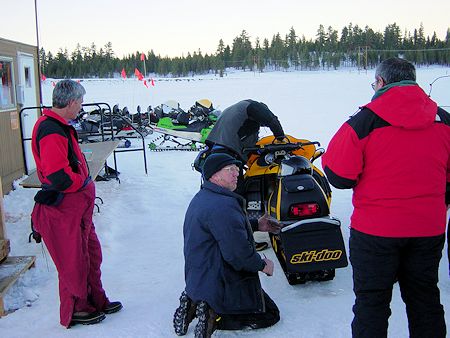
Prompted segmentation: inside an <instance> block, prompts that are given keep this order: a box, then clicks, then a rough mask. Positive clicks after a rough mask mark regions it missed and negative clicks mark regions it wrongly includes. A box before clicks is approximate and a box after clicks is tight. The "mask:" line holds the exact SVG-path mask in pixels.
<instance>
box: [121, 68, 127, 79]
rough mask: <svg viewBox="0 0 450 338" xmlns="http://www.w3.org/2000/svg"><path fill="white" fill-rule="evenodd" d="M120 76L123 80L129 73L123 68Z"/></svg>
mask: <svg viewBox="0 0 450 338" xmlns="http://www.w3.org/2000/svg"><path fill="white" fill-rule="evenodd" d="M120 75H121V76H122V78H123V79H126V78H127V73H126V72H125V68H122V71H121V72H120Z"/></svg>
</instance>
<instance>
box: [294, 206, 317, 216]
mask: <svg viewBox="0 0 450 338" xmlns="http://www.w3.org/2000/svg"><path fill="white" fill-rule="evenodd" d="M319 212H320V207H319V204H317V203H299V204H293V205H291V208H290V209H289V214H290V216H291V217H308V216H315V215H317V214H319Z"/></svg>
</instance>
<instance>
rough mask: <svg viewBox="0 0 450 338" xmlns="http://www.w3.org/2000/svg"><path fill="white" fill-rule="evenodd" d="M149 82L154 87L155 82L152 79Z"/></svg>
mask: <svg viewBox="0 0 450 338" xmlns="http://www.w3.org/2000/svg"><path fill="white" fill-rule="evenodd" d="M151 80H152V82H151V84H152V86H153V87H154V86H155V81H153V78H152V79H151Z"/></svg>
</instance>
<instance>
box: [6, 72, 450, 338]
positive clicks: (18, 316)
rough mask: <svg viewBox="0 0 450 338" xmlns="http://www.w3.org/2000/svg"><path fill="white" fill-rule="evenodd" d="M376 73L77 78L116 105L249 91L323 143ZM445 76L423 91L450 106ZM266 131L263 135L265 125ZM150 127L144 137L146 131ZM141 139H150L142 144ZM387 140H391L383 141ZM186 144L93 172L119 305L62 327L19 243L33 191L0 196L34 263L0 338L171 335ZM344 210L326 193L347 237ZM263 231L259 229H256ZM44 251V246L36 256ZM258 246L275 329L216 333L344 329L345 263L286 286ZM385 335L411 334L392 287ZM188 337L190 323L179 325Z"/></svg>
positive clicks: (107, 277)
mask: <svg viewBox="0 0 450 338" xmlns="http://www.w3.org/2000/svg"><path fill="white" fill-rule="evenodd" d="M373 74H374V72H373V71H368V72H367V73H366V72H358V71H357V70H354V69H352V70H341V71H337V72H333V71H330V72H322V71H317V72H273V73H264V74H258V73H256V74H255V73H249V72H247V73H231V74H228V76H226V77H224V78H218V77H214V76H204V77H195V78H191V79H189V81H188V80H186V79H180V80H178V81H175V80H167V79H162V80H160V81H156V86H155V87H150V88H149V89H147V88H146V87H144V86H143V85H142V83H139V82H137V81H136V80H134V79H129V80H126V81H122V80H96V81H83V82H82V84H83V85H84V86H85V88H86V90H87V95H86V96H85V102H93V101H97V102H98V101H102V102H108V103H110V104H111V105H112V104H115V103H119V104H120V105H121V106H124V105H128V107H129V108H130V110H131V108H132V107H135V106H136V105H138V104H140V105H141V106H142V107H144V108H146V107H147V106H148V105H153V106H155V105H158V104H160V103H162V102H164V101H166V100H169V99H175V100H177V101H179V102H180V103H181V106H182V107H183V108H186V109H187V108H188V107H190V106H191V105H192V104H194V102H195V101H196V100H198V99H202V98H209V99H210V100H212V102H213V103H214V105H215V106H217V107H218V108H219V109H224V108H226V107H227V106H229V105H231V104H233V103H235V102H237V101H239V100H241V99H246V98H252V99H255V100H260V101H263V102H265V103H267V105H268V106H269V107H270V108H271V109H272V110H273V112H274V113H275V114H277V115H278V116H279V119H280V121H281V123H282V125H283V126H284V129H285V131H286V132H287V133H289V134H292V135H294V136H296V137H301V138H309V139H311V140H317V141H320V142H321V143H322V146H325V147H326V146H327V144H328V142H329V140H330V138H331V136H332V135H333V134H334V132H335V131H336V130H337V128H338V127H339V126H340V125H341V124H342V123H343V122H344V121H345V120H346V119H347V117H348V116H349V115H351V114H353V113H354V112H355V111H356V110H357V109H358V106H359V105H362V104H365V103H367V102H368V101H369V100H370V98H371V96H372V95H373V92H372V89H371V87H370V83H371V82H373V81H374V79H373V77H374V76H373ZM449 74H450V68H428V69H419V70H418V82H419V84H420V85H421V86H422V88H424V90H425V91H426V92H427V93H428V91H429V84H430V83H431V82H432V80H433V79H435V78H436V77H438V76H443V75H449ZM52 88H53V87H52V85H51V82H50V81H49V80H47V81H46V83H45V84H44V86H43V90H44V101H45V102H44V103H45V104H47V105H49V104H51V100H50V97H51V91H52ZM449 89H450V79H449V78H446V79H442V80H439V81H438V82H436V84H435V85H434V89H433V92H432V95H431V96H432V97H433V98H434V99H435V100H436V101H437V102H438V103H439V104H441V105H449V104H450V97H449V96H448V93H449ZM263 133H268V131H267V130H264V131H263ZM153 137H154V135H150V136H149V137H148V140H147V141H150V139H152V138H153ZM147 143H148V142H147ZM392 146H395V145H392ZM195 156H196V153H194V152H160V153H153V152H152V153H148V165H149V174H148V176H146V175H145V173H144V168H143V162H142V157H141V155H140V153H137V152H135V153H122V154H118V155H117V162H118V167H119V170H120V172H121V175H120V181H121V182H120V184H119V183H118V182H116V181H110V182H98V183H97V184H96V186H97V195H98V196H100V197H102V198H103V200H104V204H103V205H102V206H101V212H100V213H96V214H95V217H94V221H95V224H96V228H97V233H98V235H99V238H100V241H101V243H102V246H103V254H104V262H103V268H102V271H103V282H104V286H105V289H106V290H107V293H108V295H109V296H110V298H111V299H112V300H120V301H122V303H123V304H124V309H123V310H122V311H121V312H119V313H117V314H114V315H111V316H108V317H107V318H106V320H104V321H103V322H102V323H101V324H98V325H92V326H75V327H73V328H71V329H70V330H66V329H64V328H63V327H62V326H60V325H59V299H58V283H57V274H56V270H55V267H54V265H53V263H52V261H51V259H50V257H49V255H48V253H46V250H45V248H44V247H43V246H41V245H37V244H35V243H31V244H29V243H28V234H29V223H30V218H29V215H30V212H31V209H32V205H33V196H34V194H35V193H36V190H35V189H24V188H21V187H20V186H19V185H18V182H16V190H14V191H12V192H11V193H9V194H8V195H7V196H5V198H4V204H5V209H6V224H7V229H6V230H7V237H8V238H9V239H10V240H11V254H10V255H11V256H20V255H36V256H37V261H36V267H35V268H34V269H31V270H30V271H29V272H27V273H26V274H25V275H24V276H23V277H22V278H21V279H20V280H19V281H18V282H17V283H16V284H15V286H14V287H13V288H11V289H10V291H9V293H8V295H7V296H6V297H5V303H6V306H7V307H8V308H9V309H17V308H19V309H18V310H17V311H15V312H13V313H11V314H9V315H8V316H6V317H4V318H1V319H0V332H1V336H2V337H9V338H12V337H30V336H33V337H94V336H95V337H171V336H174V333H173V329H172V315H173V312H174V310H175V308H176V307H177V304H178V296H179V294H180V292H181V291H182V289H183V287H184V277H183V244H182V243H183V239H182V224H183V218H184V213H185V210H186V207H187V205H188V203H189V201H190V199H191V198H192V196H193V195H194V194H195V193H196V192H197V190H198V188H199V185H200V176H199V174H198V173H197V172H195V171H192V170H191V163H192V161H193V159H194V158H195ZM351 211H352V207H351V191H337V190H335V191H334V195H333V202H332V213H333V214H334V215H335V216H337V217H339V218H340V219H341V221H342V224H343V226H342V231H343V234H344V237H345V241H346V244H347V242H348V235H349V230H348V225H349V218H350V214H351ZM264 236H266V235H265V234H261V233H258V234H257V238H258V239H260V238H261V237H264ZM44 253H45V254H44ZM265 254H266V255H267V256H268V257H269V258H271V259H273V260H274V261H275V269H276V271H275V274H274V276H273V277H266V276H265V275H261V281H262V284H263V287H264V289H265V290H266V291H267V292H268V294H269V295H270V296H271V297H272V298H273V299H274V300H275V302H276V303H277V304H278V307H279V308H280V311H281V321H280V322H279V323H278V324H277V325H275V326H274V327H272V328H269V329H266V330H259V331H253V332H251V331H248V332H234V333H233V332H225V331H218V332H216V333H215V336H216V337H234V336H248V337H349V336H350V335H351V334H350V322H351V320H352V311H351V307H352V305H353V292H352V280H351V268H350V267H347V268H345V269H339V270H337V271H336V278H335V279H334V280H333V281H330V282H324V283H307V284H306V285H297V286H290V285H289V284H288V283H287V281H286V278H285V277H284V274H283V272H282V270H281V268H280V266H279V265H278V262H277V260H276V258H275V255H274V253H273V251H272V250H271V249H269V250H266V251H265ZM439 285H440V288H441V293H442V297H441V298H442V302H443V304H444V306H445V308H446V310H447V314H446V319H447V322H448V323H450V315H449V313H450V297H449V294H450V279H449V271H448V261H447V257H446V255H445V256H444V259H443V260H442V263H441V267H440V284H439ZM392 311H393V314H392V316H391V319H390V327H389V336H390V337H406V336H408V333H407V332H408V331H407V321H406V315H405V310H404V305H403V303H402V301H401V299H400V295H399V291H398V288H397V287H396V288H395V291H394V296H393V301H392ZM188 336H190V337H192V336H193V325H192V327H191V328H190V330H189V332H188Z"/></svg>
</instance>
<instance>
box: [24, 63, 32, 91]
mask: <svg viewBox="0 0 450 338" xmlns="http://www.w3.org/2000/svg"><path fill="white" fill-rule="evenodd" d="M24 71H25V87H27V88H31V76H30V67H25V68H24Z"/></svg>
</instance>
